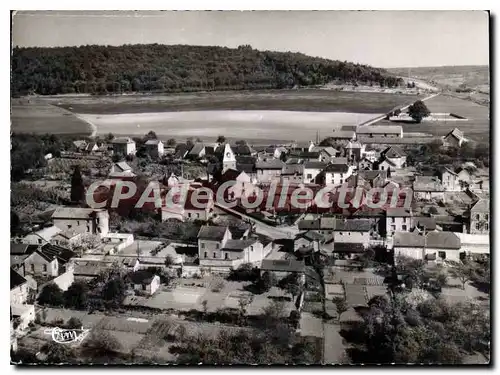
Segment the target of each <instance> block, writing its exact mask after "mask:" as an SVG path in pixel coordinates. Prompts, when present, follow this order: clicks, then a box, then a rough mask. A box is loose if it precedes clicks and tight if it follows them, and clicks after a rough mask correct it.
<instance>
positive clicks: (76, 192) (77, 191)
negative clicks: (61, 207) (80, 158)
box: [71, 165, 85, 203]
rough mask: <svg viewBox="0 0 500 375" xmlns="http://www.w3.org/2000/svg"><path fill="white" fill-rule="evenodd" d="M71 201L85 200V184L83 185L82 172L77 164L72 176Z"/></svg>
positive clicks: (79, 201) (80, 201)
mask: <svg viewBox="0 0 500 375" xmlns="http://www.w3.org/2000/svg"><path fill="white" fill-rule="evenodd" d="M71 201H72V202H74V203H83V202H85V186H84V185H83V178H82V172H81V170H80V166H79V165H77V166H76V167H75V170H74V172H73V176H72V177H71Z"/></svg>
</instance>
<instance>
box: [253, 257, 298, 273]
mask: <svg viewBox="0 0 500 375" xmlns="http://www.w3.org/2000/svg"><path fill="white" fill-rule="evenodd" d="M260 269H261V270H263V271H278V272H280V271H281V272H304V271H305V269H306V267H305V264H304V262H301V261H298V260H294V259H279V260H274V259H263V260H262V265H261V267H260Z"/></svg>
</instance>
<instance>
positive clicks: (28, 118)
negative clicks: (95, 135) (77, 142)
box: [10, 99, 91, 135]
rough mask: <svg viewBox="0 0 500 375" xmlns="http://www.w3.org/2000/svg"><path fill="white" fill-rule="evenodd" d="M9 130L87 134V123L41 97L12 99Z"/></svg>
mask: <svg viewBox="0 0 500 375" xmlns="http://www.w3.org/2000/svg"><path fill="white" fill-rule="evenodd" d="M10 119H11V124H12V125H11V130H12V131H13V132H19V133H51V134H82V135H89V134H90V133H91V128H90V126H89V124H88V123H86V122H85V121H82V120H80V119H78V118H77V117H76V116H75V115H74V114H72V113H71V112H69V111H67V110H65V109H63V108H59V107H57V106H54V105H51V104H49V103H48V102H45V101H44V100H43V99H29V100H27V99H12V105H11V115H10Z"/></svg>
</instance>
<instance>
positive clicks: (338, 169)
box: [324, 164, 349, 173]
mask: <svg viewBox="0 0 500 375" xmlns="http://www.w3.org/2000/svg"><path fill="white" fill-rule="evenodd" d="M324 171H325V172H330V173H346V172H347V171H349V166H348V165H347V164H329V165H327V166H326V168H325V169H324Z"/></svg>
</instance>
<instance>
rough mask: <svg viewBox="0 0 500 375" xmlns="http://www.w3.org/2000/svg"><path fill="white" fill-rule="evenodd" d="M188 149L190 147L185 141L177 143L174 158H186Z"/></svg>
mask: <svg viewBox="0 0 500 375" xmlns="http://www.w3.org/2000/svg"><path fill="white" fill-rule="evenodd" d="M190 149H191V146H189V145H187V144H186V143H178V144H177V145H176V146H175V153H174V158H175V159H176V160H182V159H184V158H186V156H187V154H188V152H189V150H190Z"/></svg>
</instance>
